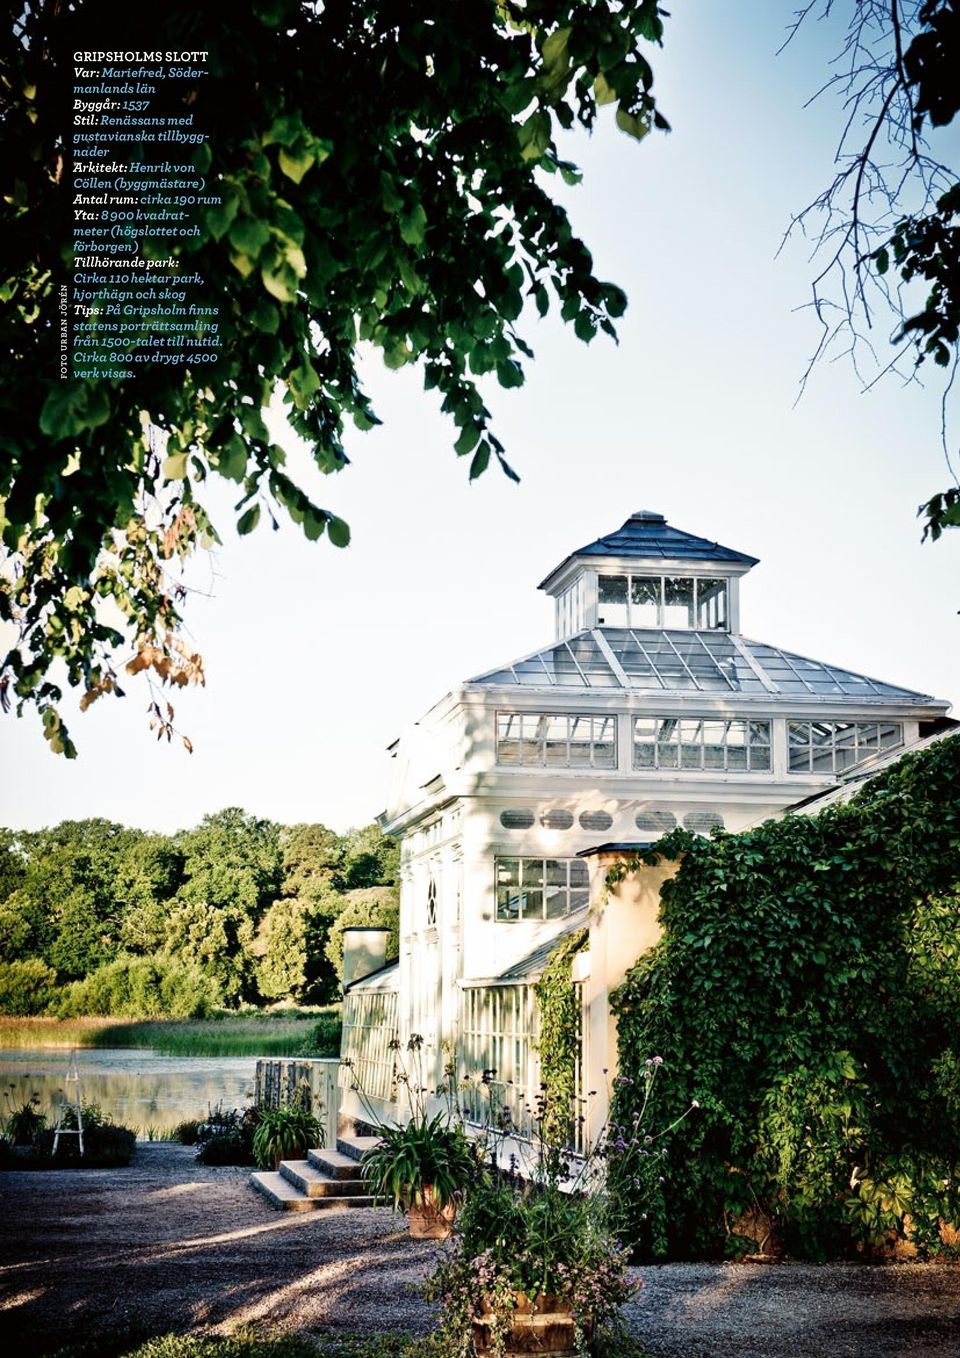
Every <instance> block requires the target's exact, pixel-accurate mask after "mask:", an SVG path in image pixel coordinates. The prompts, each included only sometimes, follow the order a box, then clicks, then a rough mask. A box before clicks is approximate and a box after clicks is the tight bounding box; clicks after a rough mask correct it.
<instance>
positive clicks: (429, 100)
mask: <svg viewBox="0 0 960 1358" xmlns="http://www.w3.org/2000/svg"><path fill="white" fill-rule="evenodd" d="M20 10H21V7H19V6H18V7H17V9H16V10H15V11H14V13H15V14H18V15H19V17H17V18H15V19H14V20H13V22H12V25H11V27H10V29H9V30H8V31H7V32H6V34H5V35H4V37H3V48H4V50H3V58H4V66H5V69H6V72H7V78H8V80H9V82H10V83H9V91H10V92H9V101H8V106H7V108H6V110H5V116H4V120H3V123H2V127H0V158H2V160H3V163H4V166H5V168H6V170H7V175H8V179H9V180H10V181H12V183H13V185H14V188H13V192H12V194H11V195H10V196H9V197H7V198H6V199H5V200H4V203H3V205H2V214H3V218H4V219H5V225H6V228H7V236H8V243H7V247H6V253H5V259H6V261H7V267H6V270H5V275H4V278H3V282H2V296H3V300H4V301H5V302H6V303H8V305H7V306H6V309H5V311H4V314H3V319H2V321H0V345H2V351H3V354H4V357H5V359H6V372H7V377H6V380H5V382H4V384H3V387H2V389H0V426H2V429H3V443H2V452H0V529H2V534H3V542H4V544H5V546H6V549H7V552H8V553H9V566H10V569H9V570H8V572H7V573H6V574H4V575H3V576H2V584H0V618H2V619H6V620H7V621H9V622H12V623H13V625H14V627H15V631H16V639H15V641H14V644H13V645H12V646H11V648H10V649H9V651H8V653H7V655H6V657H5V660H4V661H3V663H2V671H0V673H2V678H0V682H2V684H3V685H4V690H3V691H4V693H5V694H6V695H7V696H8V697H9V695H10V694H12V695H13V697H14V698H15V700H16V703H17V708H18V711H19V710H22V708H23V706H24V704H33V705H35V706H36V707H37V708H38V709H39V711H40V712H41V714H42V716H43V722H44V733H45V736H46V738H47V740H48V741H49V743H50V746H51V748H52V749H53V750H55V751H57V752H61V753H64V754H66V755H68V756H72V755H74V753H75V750H74V746H73V742H72V741H71V739H70V736H69V735H68V733H67V731H66V729H65V728H64V726H63V723H62V719H61V717H60V714H59V712H58V703H59V702H60V700H61V697H62V693H61V689H60V685H59V683H58V682H55V681H54V679H53V678H52V677H51V667H52V665H53V663H54V661H55V660H57V659H60V660H62V661H63V662H65V666H66V674H67V678H68V681H69V683H70V684H71V685H74V686H77V687H79V688H80V689H82V691H83V700H82V701H83V703H84V704H85V705H89V703H91V702H93V701H94V700H96V699H97V698H99V697H100V696H101V695H103V694H104V693H114V694H116V693H118V692H119V691H120V684H119V676H118V674H117V664H118V656H119V655H120V654H121V651H122V649H123V648H124V647H128V648H129V647H131V646H132V648H133V651H134V655H133V658H132V659H131V660H130V661H129V663H128V664H127V669H128V670H129V671H131V672H132V673H139V672H145V673H146V674H147V675H148V677H150V678H151V679H152V680H153V681H156V682H158V683H166V684H170V685H175V686H176V685H182V684H185V683H188V682H200V681H202V677H203V670H202V661H201V660H200V657H199V656H197V655H196V654H195V653H194V652H193V650H192V648H191V647H189V646H187V645H186V644H185V643H184V642H183V640H182V638H181V636H180V635H179V634H178V633H179V627H180V622H181V608H182V598H183V591H182V586H181V584H180V582H179V580H178V578H177V572H176V569H175V567H176V564H177V563H178V562H180V561H182V560H183V558H185V557H187V556H189V554H190V553H191V552H192V551H193V550H194V549H195V548H196V547H197V546H198V545H202V544H210V543H213V542H215V541H216V530H215V528H214V526H213V525H212V523H211V522H210V519H209V517H208V514H207V512H206V510H205V509H204V506H203V501H202V496H203V487H204V483H205V482H207V481H208V480H210V479H211V478H217V477H219V478H226V480H227V481H229V482H232V483H233V484H234V485H235V486H236V493H237V497H238V499H237V511H238V514H239V519H238V527H239V530H240V531H241V533H248V532H251V531H252V530H253V529H254V528H255V527H256V526H257V524H258V522H260V521H261V520H263V521H268V522H270V521H272V522H276V520H277V518H278V516H279V515H281V514H289V515H290V517H291V518H293V520H294V521H295V522H297V523H298V524H300V525H301V526H302V528H303V531H304V533H305V534H306V536H307V537H308V538H311V539H315V538H319V537H320V536H322V535H323V534H326V535H327V537H328V538H329V539H330V541H331V542H333V543H334V544H335V545H338V546H344V545H345V544H346V543H347V541H348V537H349V533H348V529H347V526H346V524H345V523H343V522H342V520H341V519H339V518H338V517H337V516H336V515H335V514H333V513H332V512H331V511H329V510H327V509H324V508H321V507H320V506H318V505H316V504H315V503H314V502H313V501H312V500H311V498H310V497H309V496H308V494H307V493H306V491H305V490H304V489H303V487H302V486H301V485H299V484H297V482H296V481H295V480H294V479H293V478H292V477H291V475H290V473H289V471H288V470H287V468H286V465H285V455H284V452H283V450H282V448H281V447H279V445H278V444H276V443H275V442H274V441H273V440H272V438H271V436H270V433H269V432H268V429H267V426H266V424H265V422H264V418H263V412H264V408H265V407H266V405H267V404H268V402H270V400H271V399H272V397H273V396H274V394H275V393H277V392H279V393H281V394H282V399H283V402H284V409H285V413H286V417H287V421H288V424H289V426H290V428H291V429H292V430H294V431H295V432H296V433H297V434H298V435H300V436H301V437H302V438H304V439H305V440H306V441H307V444H308V446H309V447H310V449H311V450H312V453H313V457H314V460H315V463H316V465H317V467H318V468H319V469H320V471H321V472H324V473H327V472H334V471H339V470H340V469H341V468H342V467H343V466H344V465H345V464H346V461H347V457H346V453H345V451H344V446H343V431H344V427H345V423H346V422H348V421H349V422H351V423H352V424H354V425H356V426H358V427H359V428H360V429H369V428H370V427H371V426H372V425H373V424H375V423H376V422H377V416H376V414H375V412H374V411H373V409H372V408H371V405H370V401H369V399H368V397H367V395H366V393H365V392H364V390H363V387H362V385H361V382H360V379H359V376H358V371H357V354H358V347H359V346H360V345H367V346H372V347H373V348H375V349H377V350H379V351H380V354H381V355H382V357H383V360H384V362H385V363H386V364H387V365H388V366H389V367H392V368H399V367H402V366H404V365H407V364H412V363H420V364H421V365H422V371H423V374H424V384H425V386H426V387H427V388H428V389H431V390H434V391H435V392H436V393H437V396H436V399H437V400H438V401H439V402H440V405H441V408H442V410H443V411H445V412H446V413H447V414H448V415H449V416H450V418H451V421H452V423H453V425H454V427H455V430H456V442H455V450H456V452H457V454H458V455H460V456H464V457H468V458H469V459H470V461H469V468H470V475H471V477H475V476H479V475H480V474H481V473H482V472H483V471H484V469H485V468H486V467H487V465H488V463H489V462H490V461H491V459H493V460H498V461H499V462H500V463H501V465H502V466H503V467H504V469H505V470H506V471H507V472H508V474H510V475H514V473H513V472H512V471H511V470H510V468H509V466H508V464H507V463H506V461H505V459H504V448H503V445H502V444H501V442H500V441H499V440H498V438H497V437H496V435H495V433H494V432H493V430H492V428H491V423H490V412H489V410H488V408H487V405H486V404H485V401H484V398H483V396H482V394H481V390H480V385H479V382H478V379H479V378H480V377H482V376H483V375H484V374H487V373H489V374H492V375H493V376H494V377H495V378H496V380H497V381H498V382H499V383H500V385H501V386H504V387H517V386H520V385H521V384H522V382H523V366H522V362H523V359H524V358H525V357H529V356H531V350H530V348H529V346H528V344H527V343H526V342H525V341H524V339H523V338H522V336H521V334H520V332H519V330H518V328H517V326H518V323H519V321H520V318H521V314H522V312H523V310H524V306H525V304H526V302H527V301H528V299H529V300H531V301H533V302H534V303H535V305H536V307H537V309H538V310H539V312H540V313H541V314H543V313H545V312H546V311H547V310H549V309H550V307H551V306H555V307H557V308H559V311H560V315H561V317H562V318H563V320H564V321H567V322H569V323H570V324H571V325H572V326H573V327H574V330H575V332H576V334H577V335H578V336H579V337H580V338H581V339H583V340H590V339H592V338H593V336H594V335H595V334H596V333H597V331H598V330H603V331H605V332H606V333H608V334H609V335H613V334H614V319H615V318H616V317H618V316H620V315H621V314H622V312H623V310H624V307H625V304H626V299H625V297H624V295H623V293H622V291H621V290H620V289H619V288H617V287H616V286H614V285H613V284H610V283H604V282H601V281H600V280H598V279H597V278H595V277H594V275H593V271H592V262H591V257H590V253H589V251H588V250H587V248H586V247H585V246H584V245H583V243H582V242H581V241H579V240H578V239H577V238H576V237H575V236H574V234H573V232H572V230H571V228H570V225H569V222H568V220H567V217H566V214H565V212H564V211H563V209H562V208H560V207H559V206H558V205H557V204H556V203H555V202H554V201H553V199H552V198H551V196H550V193H549V192H548V185H549V176H551V175H555V174H560V175H561V176H562V177H563V178H564V179H565V180H567V181H568V182H573V181H575V180H576V179H577V172H576V169H575V167H574V166H572V165H570V164H568V163H566V162H564V161H563V160H562V159H561V158H560V156H559V155H558V152H557V148H556V134H557V131H558V129H561V128H570V127H572V126H573V125H574V124H575V123H580V124H582V125H583V126H585V127H588V128H589V127H591V126H592V125H593V123H594V121H595V119H596V116H597V111H598V107H599V106H600V105H603V104H610V105H611V106H613V107H612V108H611V114H614V113H615V117H616V123H617V125H618V126H619V127H620V128H621V129H622V130H623V131H625V132H627V133H629V134H630V135H632V136H634V137H638V138H639V137H643V136H644V135H646V133H647V132H648V131H649V130H650V129H651V128H652V127H654V126H657V127H660V128H666V126H667V124H666V122H665V120H664V118H663V117H662V115H661V114H660V112H659V111H658V109H657V107H656V104H655V101H654V96H653V94H652V84H653V72H652V69H651V66H650V63H649V61H648V59H647V56H646V55H645V52H647V51H649V47H650V44H656V43H659V41H660V38H661V34H662V20H661V16H660V9H659V5H658V3H657V0H629V2H628V0H524V2H523V3H519V0H517V2H516V3H515V2H514V0H472V2H471V3H470V4H464V5H457V6H456V7H451V5H450V4H449V0H329V2H328V3H325V4H323V5H317V6H313V5H310V6H307V5H303V4H301V3H300V2H299V0H253V3H251V4H249V5H242V6H236V7H233V8H231V10H230V12H229V15H227V14H226V13H224V17H222V18H221V17H217V16H216V12H213V13H211V12H210V11H209V10H208V9H207V7H205V6H197V5H194V4H185V3H175V4H170V5H164V6H162V7H161V8H159V9H155V10H153V11H152V12H151V15H150V24H149V30H148V31H149V33H150V43H151V46H156V47H157V48H165V47H174V48H176V49H177V50H184V49H191V48H192V49H198V50H199V49H203V50H206V51H208V52H209V58H208V70H209V72H210V78H209V80H206V81H201V82H200V84H199V88H198V90H197V91H196V92H194V90H193V89H190V90H185V92H184V96H183V98H184V99H189V100H191V105H190V108H191V111H192V112H193V113H194V115H195V119H196V125H197V126H198V127H200V128H204V129H206V130H208V132H209V136H210V140H209V145H208V146H204V147H202V148H198V150H197V152H196V165H197V168H198V169H199V171H200V172H201V173H202V174H203V175H204V176H205V177H206V180H207V183H208V185H209V186H210V188H211V190H216V193H217V194H218V195H219V196H220V198H221V199H222V201H221V202H220V203H218V204H215V205H211V206H209V207H206V208H204V209H202V210H200V211H199V214H198V219H197V220H198V223H199V226H200V234H199V236H197V237H195V238H191V239H189V240H188V241H186V242H185V243H184V244H183V245H180V246H177V247H176V250H177V252H178V253H179V255H180V257H181V261H182V264H183V267H184V268H185V269H188V270H190V271H194V270H198V271H199V272H200V274H201V275H202V276H203V278H204V279H205V280H206V284H207V288H208V289H209V292H210V295H211V296H213V297H215V298H216V299H217V300H218V301H219V303H220V307H221V314H220V334H221V338H222V351H221V352H222V358H221V360H220V361H219V363H218V364H217V365H215V366H213V368H212V370H211V368H210V367H209V366H204V367H203V368H202V369H200V370H197V371H194V370H192V369H189V368H187V369H184V370H173V371H171V369H170V368H169V367H167V366H165V365H156V364H152V365H151V364H146V365H144V367H143V371H142V372H140V373H139V374H138V376H136V377H135V378H132V379H130V380H115V379H99V380H94V379H84V380H78V379H73V380H69V381H66V382H60V381H58V380H57V379H56V376H55V373H54V362H53V343H52V337H53V334H54V331H55V327H56V317H55V302H54V296H55V289H56V287H57V285H58V282H59V280H60V279H61V278H62V277H64V276H65V272H66V270H67V269H68V268H69V266H70V263H71V244H70V240H71V236H70V228H71V226H72V220H71V211H72V204H71V194H70V187H69V175H67V174H66V173H65V172H64V167H65V148H66V147H67V143H68V140H69V127H70V121H71V118H72V116H73V114H72V89H71V86H72V78H71V77H72V53H73V51H74V50H75V49H76V48H77V47H78V46H79V47H82V48H83V49H87V50H89V49H95V48H97V47H98V45H101V42H100V40H101V39H102V45H103V47H104V48H105V50H111V51H113V50H118V49H122V48H125V47H128V48H131V49H136V48H141V47H142V45H143V42H144V34H145V31H147V30H145V28H144V22H143V16H142V15H141V14H140V13H139V11H137V10H136V8H131V7H130V6H129V4H127V3H122V4H121V3H114V0H76V3H74V4H72V5H70V6H65V5H61V4H59V3H54V0H33V2H32V3H30V4H29V5H27V6H25V7H22V13H20ZM185 83H186V82H185ZM173 111H175V112H176V111H178V110H176V109H175V110H173ZM166 249H167V247H166V243H164V245H163V247H162V253H163V254H164V255H165V254H166ZM107 604H110V605H111V606H110V607H109V608H108V607H106V605H107ZM154 715H155V721H156V724H157V727H158V731H159V734H160V735H161V736H162V735H164V734H166V735H167V736H168V738H169V737H170V736H171V735H172V734H173V726H172V721H173V715H172V710H171V709H169V708H167V707H166V706H161V705H160V703H159V702H157V703H156V706H155V709H154Z"/></svg>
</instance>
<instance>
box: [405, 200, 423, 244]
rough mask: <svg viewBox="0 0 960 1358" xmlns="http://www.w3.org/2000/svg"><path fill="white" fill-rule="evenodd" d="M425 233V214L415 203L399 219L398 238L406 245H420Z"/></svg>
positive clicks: (420, 205) (420, 206)
mask: <svg viewBox="0 0 960 1358" xmlns="http://www.w3.org/2000/svg"><path fill="white" fill-rule="evenodd" d="M426 233H427V214H426V212H424V210H423V205H422V204H421V203H415V204H414V206H413V207H412V208H411V209H410V211H409V212H406V213H403V214H402V215H401V217H400V238H401V240H403V241H404V242H405V244H407V245H421V244H422V243H423V239H424V236H425V235H426Z"/></svg>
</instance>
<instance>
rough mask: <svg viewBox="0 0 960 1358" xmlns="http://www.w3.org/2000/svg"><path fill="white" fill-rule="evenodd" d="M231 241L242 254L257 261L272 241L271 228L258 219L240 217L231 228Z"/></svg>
mask: <svg viewBox="0 0 960 1358" xmlns="http://www.w3.org/2000/svg"><path fill="white" fill-rule="evenodd" d="M229 240H230V244H231V245H232V246H233V247H234V249H236V250H238V251H239V252H240V253H241V254H244V255H249V256H250V258H251V259H256V257H257V255H259V253H260V251H261V250H262V249H263V247H264V246H265V245H266V244H267V243H268V241H269V240H270V228H269V226H267V224H266V222H262V221H261V220H260V219H259V218H258V217H240V218H238V219H237V220H236V221H235V222H234V223H233V225H232V226H231V227H230V232H229Z"/></svg>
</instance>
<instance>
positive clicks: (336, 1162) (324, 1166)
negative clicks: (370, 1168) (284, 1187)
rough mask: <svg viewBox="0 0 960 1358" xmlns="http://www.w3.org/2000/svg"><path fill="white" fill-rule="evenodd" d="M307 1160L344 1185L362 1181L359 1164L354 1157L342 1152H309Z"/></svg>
mask: <svg viewBox="0 0 960 1358" xmlns="http://www.w3.org/2000/svg"><path fill="white" fill-rule="evenodd" d="M307 1159H308V1160H309V1162H310V1164H311V1165H312V1166H313V1167H314V1169H317V1170H319V1171H320V1173H321V1174H326V1175H327V1177H328V1178H330V1179H339V1180H340V1181H341V1182H343V1183H349V1182H350V1181H352V1180H356V1181H359V1180H360V1177H361V1176H360V1166H359V1164H358V1163H357V1161H356V1160H355V1159H354V1158H353V1156H352V1155H344V1154H343V1152H342V1151H339V1150H337V1151H328V1150H321V1149H317V1150H312V1151H307Z"/></svg>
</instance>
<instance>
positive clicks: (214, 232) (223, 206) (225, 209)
mask: <svg viewBox="0 0 960 1358" xmlns="http://www.w3.org/2000/svg"><path fill="white" fill-rule="evenodd" d="M239 208H240V200H239V198H237V197H236V196H235V195H231V196H230V197H229V198H227V199H226V200H225V201H224V202H222V203H220V204H219V206H217V207H209V208H207V226H208V228H209V231H210V234H211V236H212V237H213V239H214V240H222V239H223V237H224V236H225V235H226V234H227V231H228V230H229V229H230V226H231V224H232V223H233V221H234V219H235V217H236V215H237V212H238V211H239Z"/></svg>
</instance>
